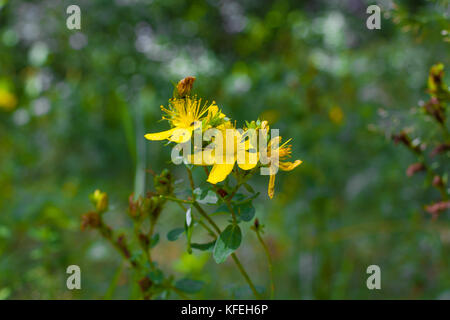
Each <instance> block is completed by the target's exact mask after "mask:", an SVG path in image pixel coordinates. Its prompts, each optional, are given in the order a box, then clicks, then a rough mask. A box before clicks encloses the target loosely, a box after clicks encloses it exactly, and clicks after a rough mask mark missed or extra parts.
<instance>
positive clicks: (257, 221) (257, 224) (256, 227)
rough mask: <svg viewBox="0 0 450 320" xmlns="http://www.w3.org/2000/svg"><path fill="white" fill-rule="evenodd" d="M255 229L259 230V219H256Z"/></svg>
mask: <svg viewBox="0 0 450 320" xmlns="http://www.w3.org/2000/svg"><path fill="white" fill-rule="evenodd" d="M255 229H256V230H258V229H259V220H258V218H256V219H255Z"/></svg>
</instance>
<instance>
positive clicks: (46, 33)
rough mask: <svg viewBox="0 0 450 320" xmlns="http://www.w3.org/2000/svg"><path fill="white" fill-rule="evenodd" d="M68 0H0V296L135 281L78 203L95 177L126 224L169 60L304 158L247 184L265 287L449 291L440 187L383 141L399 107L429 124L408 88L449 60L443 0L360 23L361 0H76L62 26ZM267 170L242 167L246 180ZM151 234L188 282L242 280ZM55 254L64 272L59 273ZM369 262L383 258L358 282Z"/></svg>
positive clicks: (115, 219) (409, 119)
mask: <svg viewBox="0 0 450 320" xmlns="http://www.w3.org/2000/svg"><path fill="white" fill-rule="evenodd" d="M70 4H72V3H71V1H67V0H64V1H50V0H43V1H39V2H36V1H24V0H14V1H8V0H0V209H1V214H0V298H2V299H5V298H15V299H23V298H31V299H46V298H60V299H79V298H83V299H89V298H102V297H106V298H136V297H138V294H137V293H136V292H138V291H139V288H137V287H136V286H135V285H133V283H134V281H131V280H132V279H131V277H132V273H131V272H130V271H129V269H128V268H123V264H122V257H121V256H120V255H119V254H117V253H116V252H115V251H114V250H113V249H112V248H111V247H109V246H108V245H107V244H105V243H103V241H102V240H101V239H100V238H99V237H98V236H96V235H95V234H94V233H87V232H84V233H82V232H81V231H80V220H81V214H82V213H83V212H86V211H88V210H90V208H89V203H88V202H87V201H86V199H87V198H88V195H89V194H91V193H92V192H93V191H94V190H95V189H96V188H100V189H101V190H104V191H106V192H107V193H108V195H109V197H110V198H109V199H110V201H109V206H110V211H111V213H110V215H108V216H107V219H108V223H109V224H111V225H113V226H114V227H115V228H118V229H120V228H126V227H127V226H128V222H127V220H126V219H124V217H123V215H122V214H121V212H123V211H124V210H126V205H125V204H126V203H127V199H128V196H129V194H130V193H131V192H134V193H135V194H142V193H143V192H144V190H146V189H147V188H146V186H148V185H149V184H150V180H151V178H150V177H149V176H148V174H147V173H146V172H147V171H146V170H154V171H155V172H159V171H161V169H162V168H164V167H166V166H167V165H168V161H169V160H170V156H169V155H168V154H167V152H162V150H163V148H164V146H162V144H149V143H146V142H145V141H144V138H143V134H144V133H145V132H150V131H151V132H156V131H159V130H162V129H163V128H164V124H162V123H158V122H157V120H158V119H159V117H160V110H159V105H160V104H163V103H165V101H166V97H167V96H170V95H171V93H172V89H173V87H172V86H170V85H168V83H170V82H171V81H178V80H179V79H181V78H183V77H185V76H187V75H193V76H196V78H197V81H196V88H197V90H198V93H199V95H201V96H203V97H211V98H212V97H214V99H215V100H216V102H217V103H218V105H219V106H221V107H223V108H226V109H227V110H229V111H228V112H229V113H230V114H233V117H234V119H236V120H237V121H238V122H240V124H241V125H242V124H243V122H244V120H251V119H255V118H257V117H258V116H259V117H261V118H265V119H267V120H269V121H270V123H271V126H272V127H273V128H279V129H280V130H281V132H283V133H284V134H285V135H286V136H289V137H293V138H294V139H293V141H292V144H293V149H294V157H295V158H296V159H297V158H299V159H302V160H303V161H304V163H303V164H302V166H301V167H299V168H298V169H297V170H296V171H294V172H292V173H291V174H289V175H285V176H281V175H280V177H279V178H278V177H277V186H276V188H277V191H276V193H275V197H274V200H272V201H269V199H268V198H267V197H263V198H262V199H263V200H261V201H259V202H258V203H256V204H255V207H256V211H257V216H258V217H259V218H260V219H261V221H263V223H264V224H265V226H266V228H265V230H266V233H265V237H266V238H268V241H267V242H268V246H269V249H270V250H271V252H272V258H273V261H274V271H275V279H276V281H275V282H276V283H277V284H278V286H277V288H276V293H275V297H276V298H285V299H299V298H301V299H311V298H314V299H315V298H321V299H339V298H341V299H347V298H359V299H368V298H412V299H414V298H431V299H434V298H449V297H450V289H449V288H450V268H449V264H450V255H449V253H450V248H449V246H450V229H449V218H450V214H449V213H448V210H447V211H446V212H444V213H443V214H441V215H440V217H439V219H437V220H436V221H432V219H431V217H430V215H429V214H428V213H427V212H426V211H425V210H424V209H423V205H424V204H428V203H431V202H433V201H436V200H437V199H438V198H439V196H440V193H439V191H438V190H436V189H435V188H429V182H428V183H427V182H423V179H422V178H421V177H420V175H414V176H412V177H407V176H406V174H405V169H406V167H407V166H408V165H409V164H410V163H412V162H414V161H415V156H414V155H412V154H411V153H409V152H408V150H407V149H406V148H399V147H396V146H395V145H394V144H393V143H391V141H390V137H391V135H392V134H393V133H398V132H399V131H400V130H402V129H404V128H405V126H406V127H408V128H409V130H410V132H414V135H415V136H421V137H422V138H423V139H427V140H428V139H431V141H433V140H432V139H433V137H435V136H436V134H437V133H436V131H437V130H439V128H437V127H436V128H434V127H431V126H429V121H432V120H431V119H430V118H429V117H421V118H419V117H417V106H420V101H427V100H428V99H429V96H428V94H427V92H426V89H427V78H428V71H429V69H430V67H431V66H432V65H434V64H436V63H438V62H441V63H443V64H444V65H445V66H447V68H448V66H450V61H449V55H448V52H449V42H448V36H449V32H450V31H449V15H450V11H449V10H450V9H449V3H448V1H443V0H440V1H427V0H422V1H395V4H394V3H393V2H392V1H380V6H381V8H382V10H381V11H382V15H383V17H382V22H381V30H367V29H366V26H365V20H366V18H367V14H366V13H365V10H366V7H367V6H368V5H369V4H372V2H370V1H367V2H366V1H361V0H348V1H337V0H336V1H321V0H319V1H314V2H300V1H296V0H280V1H276V2H275V1H265V0H258V1H257V0H244V1H233V0H232V1H213V0H208V1H200V0H194V1H180V0H164V1H163V0H153V1H146V0H140V1H139V0H116V1H108V0H99V1H87V0H80V1H77V4H78V5H79V6H80V8H81V12H82V29H81V30H79V31H77V30H68V29H67V28H66V24H65V22H66V21H65V20H66V17H67V14H66V8H67V7H68V6H69V5H70ZM449 73H450V72H448V71H447V73H446V74H445V78H446V79H445V80H446V81H445V82H446V83H447V84H448V83H450V81H449ZM447 111H448V110H447ZM446 119H447V123H446V126H447V128H448V119H449V117H448V116H447V117H446ZM443 157H444V158H442V160H441V161H440V162H436V163H437V164H432V165H433V166H436V165H439V163H441V164H442V163H444V164H447V165H448V152H447V153H446V154H444V155H443ZM433 168H434V169H436V170H442V168H435V167H433ZM174 170H175V175H176V176H179V177H180V178H182V179H185V178H184V175H183V174H184V172H181V170H182V168H177V167H174ZM177 170H179V171H180V172H179V174H178V175H177V174H176V172H177ZM200 174H202V172H201V171H199V172H194V178H196V175H200ZM266 178H267V177H264V176H261V177H258V178H257V185H255V184H254V185H255V191H258V192H261V194H264V195H265V194H266V192H265V191H266V188H267V181H266ZM178 183H179V185H180V188H183V186H184V187H186V188H187V185H188V182H187V181H186V180H183V181H178ZM184 218H185V217H184V214H183V213H180V210H179V208H177V207H175V206H174V207H173V208H171V209H169V211H168V212H166V213H165V214H164V215H162V216H161V217H160V223H161V226H162V227H164V226H165V228H167V230H166V231H169V230H171V229H173V228H174V227H176V226H179V225H180V221H184ZM161 234H166V232H164V231H162V232H161ZM243 237H244V238H246V245H245V246H243V247H241V248H239V250H238V254H239V256H240V257H242V262H243V264H244V265H245V266H246V268H247V269H248V270H251V273H252V276H253V280H254V281H255V282H256V283H257V285H258V284H259V285H261V286H266V285H267V283H266V281H267V275H266V272H267V270H266V265H265V264H262V263H260V261H262V260H263V259H264V257H263V253H261V251H259V250H253V247H256V246H257V245H258V243H257V238H256V236H255V234H254V233H253V232H247V233H245V232H244V234H243ZM159 247H160V249H158V251H156V252H155V253H154V254H155V255H156V258H157V260H158V261H159V262H160V267H161V268H163V269H164V270H167V271H168V273H171V274H174V275H176V276H177V278H184V277H189V278H193V279H201V280H203V281H204V282H205V283H206V285H205V287H204V288H203V290H202V291H200V292H199V293H198V294H197V295H196V297H197V298H211V297H214V298H226V297H230V295H231V296H232V297H236V298H248V297H251V293H250V292H249V290H248V289H247V288H245V287H242V279H241V278H240V275H239V274H235V272H234V271H233V266H232V265H231V263H225V264H224V265H220V266H217V265H215V263H214V261H212V259H205V258H204V254H199V253H196V252H194V253H193V255H192V256H190V255H188V254H187V253H185V246H184V244H183V243H181V242H179V241H177V242H169V241H168V240H167V239H164V238H161V240H160V245H159ZM180 256H181V258H180ZM71 264H77V265H79V266H80V267H81V274H82V283H81V285H82V289H81V290H79V291H69V290H67V288H66V286H65V284H66V277H67V275H66V273H65V271H66V268H67V266H69V265H71ZM371 264H377V265H379V266H380V267H381V271H382V290H379V291H376V292H374V291H370V290H368V289H367V287H366V278H367V274H366V268H367V266H369V265H371ZM219 274H220V277H219V276H218V275H219Z"/></svg>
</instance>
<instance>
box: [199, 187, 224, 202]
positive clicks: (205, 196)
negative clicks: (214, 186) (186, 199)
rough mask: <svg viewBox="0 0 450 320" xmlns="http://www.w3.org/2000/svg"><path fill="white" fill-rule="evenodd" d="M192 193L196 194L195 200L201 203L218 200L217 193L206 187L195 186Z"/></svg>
mask: <svg viewBox="0 0 450 320" xmlns="http://www.w3.org/2000/svg"><path fill="white" fill-rule="evenodd" d="M194 194H195V195H196V198H197V202H198V203H201V204H215V203H217V201H218V198H217V195H216V194H215V193H214V192H213V191H211V190H208V189H205V190H202V189H200V188H196V189H195V190H194Z"/></svg>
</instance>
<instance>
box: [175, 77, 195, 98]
mask: <svg viewBox="0 0 450 320" xmlns="http://www.w3.org/2000/svg"><path fill="white" fill-rule="evenodd" d="M194 81H195V77H186V78H184V79H182V80H180V81H179V82H178V84H177V91H178V95H179V96H180V97H181V98H183V97H185V96H187V95H189V93H190V92H191V90H192V87H193V85H194Z"/></svg>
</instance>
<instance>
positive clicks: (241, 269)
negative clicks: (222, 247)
mask: <svg viewBox="0 0 450 320" xmlns="http://www.w3.org/2000/svg"><path fill="white" fill-rule="evenodd" d="M231 258H233V261H234V263H236V265H237V267H238V269H239V271H240V272H241V274H242V275H243V276H244V278H245V281H247V284H248V285H249V286H250V289H251V290H252V292H253V294H254V295H255V297H256V299H261V296H260V295H259V293H258V291H256V288H255V286H254V285H253V282H252V280H251V279H250V277H249V276H248V274H247V272H246V271H245V269H244V267H243V266H242V264H241V262H240V261H239V259H238V257H237V256H236V254H235V253H234V252H233V253H232V254H231Z"/></svg>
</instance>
